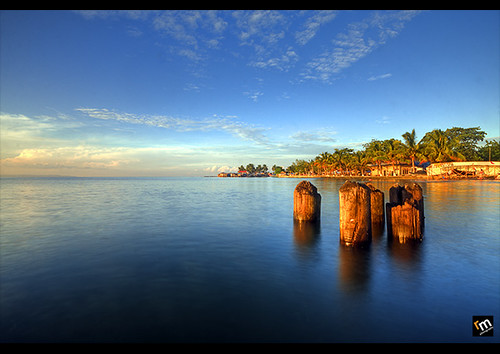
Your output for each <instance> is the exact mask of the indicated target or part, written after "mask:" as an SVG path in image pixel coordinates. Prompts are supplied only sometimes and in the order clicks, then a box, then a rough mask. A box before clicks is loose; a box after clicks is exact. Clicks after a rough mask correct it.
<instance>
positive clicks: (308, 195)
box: [293, 181, 321, 222]
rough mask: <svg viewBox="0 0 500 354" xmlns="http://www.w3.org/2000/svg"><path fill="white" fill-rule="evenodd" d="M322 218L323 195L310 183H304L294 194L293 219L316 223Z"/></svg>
mask: <svg viewBox="0 0 500 354" xmlns="http://www.w3.org/2000/svg"><path fill="white" fill-rule="evenodd" d="M320 216H321V195H320V194H319V193H318V189H317V188H316V187H315V186H314V185H313V184H312V183H311V182H309V181H302V182H300V183H299V184H297V186H296V187H295V190H294V192H293V218H294V219H295V220H297V221H311V222H313V221H314V222H316V221H319V220H320Z"/></svg>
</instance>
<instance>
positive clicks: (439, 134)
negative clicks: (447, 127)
mask: <svg viewBox="0 0 500 354" xmlns="http://www.w3.org/2000/svg"><path fill="white" fill-rule="evenodd" d="M422 142H423V143H424V155H425V156H426V157H427V158H428V159H429V161H431V162H449V161H465V157H464V156H463V155H462V154H461V153H459V152H458V151H457V150H456V148H457V146H458V142H457V141H456V139H454V138H450V137H449V136H447V135H446V134H445V132H443V131H442V130H441V129H434V130H433V131H431V132H428V133H427V134H425V136H424V137H423V138H422Z"/></svg>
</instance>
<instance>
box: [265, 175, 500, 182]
mask: <svg viewBox="0 0 500 354" xmlns="http://www.w3.org/2000/svg"><path fill="white" fill-rule="evenodd" d="M273 177H275V178H334V179H354V180H356V179H358V180H412V181H499V182H500V178H499V177H498V176H497V177H493V176H491V177H486V178H485V177H483V178H480V177H469V178H467V177H464V178H442V177H440V176H411V175H405V176H330V175H325V176H311V175H294V176H273Z"/></svg>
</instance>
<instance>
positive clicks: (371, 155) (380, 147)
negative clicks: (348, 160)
mask: <svg viewBox="0 0 500 354" xmlns="http://www.w3.org/2000/svg"><path fill="white" fill-rule="evenodd" d="M364 148H365V151H366V155H367V158H368V160H369V161H371V162H372V163H375V164H377V166H378V170H379V173H381V172H382V162H384V161H387V155H386V151H385V149H384V144H383V142H382V141H380V140H375V139H374V140H372V141H370V142H369V143H367V144H365V145H364Z"/></svg>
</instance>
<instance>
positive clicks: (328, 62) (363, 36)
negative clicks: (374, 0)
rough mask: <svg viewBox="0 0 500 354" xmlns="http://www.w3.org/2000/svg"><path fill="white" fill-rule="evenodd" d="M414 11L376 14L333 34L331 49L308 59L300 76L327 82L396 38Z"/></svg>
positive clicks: (416, 12)
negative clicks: (334, 35)
mask: <svg viewBox="0 0 500 354" xmlns="http://www.w3.org/2000/svg"><path fill="white" fill-rule="evenodd" d="M418 13H419V12H418V11H397V12H384V13H383V14H381V13H378V12H376V13H375V14H373V15H372V16H370V17H369V18H367V19H365V20H364V21H361V22H357V23H352V24H350V25H349V26H348V30H347V31H345V32H343V33H339V34H337V36H336V37H335V39H334V40H333V41H332V47H331V48H330V49H328V50H326V51H324V52H323V53H322V54H321V55H319V56H318V57H316V58H314V59H313V60H311V61H310V62H309V63H308V64H307V65H306V70H305V71H304V72H303V73H302V77H303V78H304V79H316V80H322V81H325V82H331V81H332V80H334V79H335V76H336V74H338V73H340V72H341V71H343V70H344V69H347V68H349V67H350V66H351V65H353V64H354V63H356V62H357V61H359V60H360V59H362V58H364V57H365V56H366V55H368V54H369V53H371V52H372V51H373V50H374V49H375V48H377V47H379V46H381V45H384V44H385V43H386V42H387V40H388V39H390V38H393V37H395V36H396V35H398V34H399V33H400V32H401V30H402V29H403V28H404V25H405V23H406V22H408V21H410V20H411V19H412V18H413V17H414V16H416V15H417V14H418Z"/></svg>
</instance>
